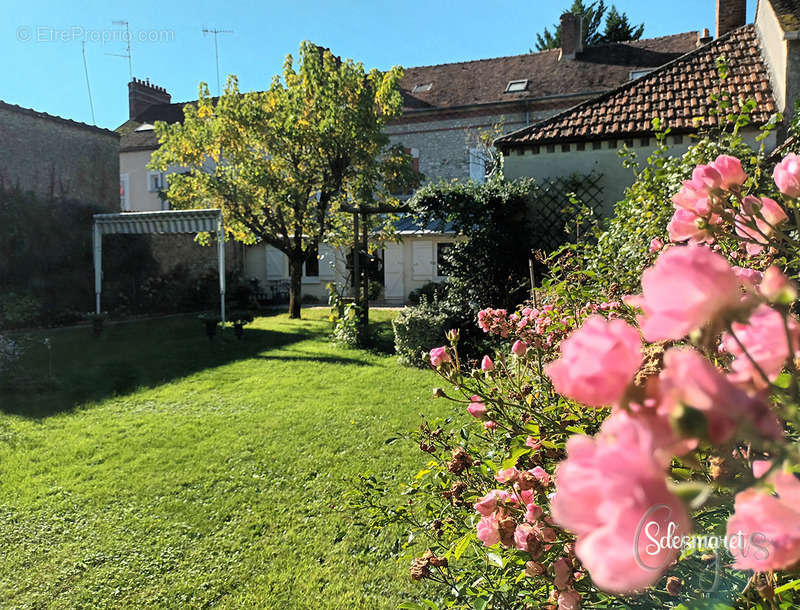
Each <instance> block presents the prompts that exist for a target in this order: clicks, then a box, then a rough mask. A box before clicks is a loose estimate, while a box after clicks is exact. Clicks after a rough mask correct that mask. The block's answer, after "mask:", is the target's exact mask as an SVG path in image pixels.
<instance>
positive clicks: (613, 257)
mask: <svg viewBox="0 0 800 610" xmlns="http://www.w3.org/2000/svg"><path fill="white" fill-rule="evenodd" d="M721 108H722V110H721V111H722V112H728V111H729V110H728V108H729V107H728V106H726V105H725V104H724V103H723V104H722V105H721ZM752 108H753V107H752V106H751V105H749V104H745V105H744V106H743V108H742V110H741V112H740V113H738V114H734V115H731V117H729V118H728V119H727V121H725V120H723V124H724V128H723V129H720V130H706V131H705V132H704V133H702V134H700V135H698V136H696V137H695V141H694V142H693V143H692V144H691V146H690V147H689V149H688V150H687V151H686V152H685V153H684V154H682V155H675V154H674V153H673V152H672V151H671V149H670V148H669V146H668V145H667V136H668V135H669V130H663V131H659V132H658V135H657V139H658V146H657V147H656V149H655V150H654V151H653V153H652V154H651V155H650V156H649V157H648V158H647V159H646V160H645V162H644V163H643V164H641V165H640V164H639V163H638V160H637V158H636V155H635V153H633V152H632V151H630V150H628V149H627V148H624V149H622V150H621V151H620V157H621V159H622V162H623V164H624V165H625V166H626V167H629V168H630V169H631V170H632V171H633V172H634V174H635V180H634V182H633V184H632V185H631V186H630V187H628V189H626V191H625V197H624V199H622V200H621V201H619V202H618V203H617V204H616V206H615V208H614V215H613V216H612V217H610V218H607V219H603V220H599V221H597V222H596V224H595V226H594V227H593V229H592V230H591V231H590V232H589V233H588V234H587V235H585V238H584V239H582V240H581V241H579V242H577V243H573V244H568V245H566V246H564V247H563V248H562V249H561V250H560V251H558V252H557V253H555V254H554V256H553V257H552V258H551V262H552V263H553V264H552V267H551V272H552V278H551V280H550V281H549V282H548V287H549V288H550V289H554V290H557V291H559V292H561V293H565V292H566V293H569V294H568V296H569V298H570V299H571V300H573V301H576V302H580V303H583V302H586V301H589V300H604V299H606V298H608V297H611V298H619V297H621V296H624V295H626V294H633V293H635V292H637V291H638V290H639V281H640V278H641V274H642V271H643V270H644V269H645V267H647V266H648V265H650V264H651V263H652V262H653V260H654V258H655V256H656V254H655V253H651V252H650V243H651V241H652V240H653V239H660V240H662V241H664V242H665V243H666V242H667V241H668V235H667V224H668V223H669V220H670V218H671V217H672V214H673V212H674V211H675V209H674V206H673V204H672V197H673V195H675V193H676V192H677V191H678V190H679V189H680V186H681V182H682V181H683V180H687V179H689V178H691V174H692V170H693V169H694V168H695V167H696V166H697V165H699V164H702V163H710V162H711V161H713V160H714V159H715V158H716V157H717V156H718V155H721V154H728V155H733V156H735V157H738V158H739V159H740V160H741V161H742V165H743V168H744V170H745V172H746V173H747V174H748V176H749V180H748V183H747V185H746V188H748V189H752V188H755V187H756V186H757V185H758V184H759V182H760V181H761V178H762V176H763V175H764V173H765V156H764V146H763V143H762V145H761V148H760V149H759V150H758V151H754V150H753V149H752V148H750V146H749V145H748V144H747V143H746V142H745V141H744V139H743V138H742V135H741V131H740V129H741V127H743V126H744V125H747V124H748V123H749V114H750V112H751V111H752ZM773 125H774V124H772V123H770V124H769V125H767V126H766V127H765V128H764V133H767V132H768V131H769V130H771V129H772V128H773ZM654 127H655V129H656V130H658V129H659V128H660V122H659V121H657V120H656V121H654ZM767 186H769V185H767Z"/></svg>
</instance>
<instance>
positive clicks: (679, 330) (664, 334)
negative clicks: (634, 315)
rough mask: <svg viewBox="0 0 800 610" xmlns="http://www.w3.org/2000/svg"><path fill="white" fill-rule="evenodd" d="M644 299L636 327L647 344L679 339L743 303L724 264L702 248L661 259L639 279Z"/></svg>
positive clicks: (677, 251) (672, 251)
mask: <svg viewBox="0 0 800 610" xmlns="http://www.w3.org/2000/svg"><path fill="white" fill-rule="evenodd" d="M642 293H643V294H642V298H641V299H640V300H639V301H638V305H639V306H640V307H641V308H642V310H643V311H644V315H643V316H641V317H640V318H639V325H640V326H641V329H642V334H643V335H644V338H645V339H647V341H651V342H655V341H663V340H668V339H681V338H683V337H684V336H686V335H687V334H688V333H689V332H691V331H692V330H694V329H696V328H700V327H701V326H704V325H705V324H707V323H708V322H710V321H711V320H712V319H713V318H715V317H716V316H718V315H719V314H721V313H723V312H725V311H726V310H728V309H734V308H737V307H738V306H739V301H740V297H741V291H740V290H739V281H738V279H737V277H736V274H735V273H734V272H733V269H731V266H730V265H729V264H728V261H726V260H725V259H724V258H723V257H722V256H720V255H719V254H715V253H714V252H712V251H711V250H709V249H708V248H704V247H701V246H686V247H683V248H670V249H669V250H667V251H666V252H664V253H663V254H661V255H660V256H659V257H658V260H656V263H655V265H653V266H652V267H650V268H649V269H646V270H645V272H644V273H643V274H642Z"/></svg>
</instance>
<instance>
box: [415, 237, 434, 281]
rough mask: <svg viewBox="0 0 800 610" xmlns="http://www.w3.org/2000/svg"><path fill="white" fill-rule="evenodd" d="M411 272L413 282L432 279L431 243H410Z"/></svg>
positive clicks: (420, 241)
mask: <svg viewBox="0 0 800 610" xmlns="http://www.w3.org/2000/svg"><path fill="white" fill-rule="evenodd" d="M412 243H413V245H412V247H411V255H412V258H411V260H412V263H413V264H412V272H411V276H412V277H413V278H414V279H415V280H432V279H433V242H432V241H428V240H418V241H414V242H412Z"/></svg>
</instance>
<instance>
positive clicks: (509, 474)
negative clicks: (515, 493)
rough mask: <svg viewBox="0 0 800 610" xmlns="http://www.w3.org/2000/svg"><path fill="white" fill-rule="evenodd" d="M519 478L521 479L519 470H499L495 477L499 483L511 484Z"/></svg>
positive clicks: (512, 468)
mask: <svg viewBox="0 0 800 610" xmlns="http://www.w3.org/2000/svg"><path fill="white" fill-rule="evenodd" d="M517 477H519V470H517V469H516V468H514V467H513V466H512V467H511V468H506V469H505V470H498V471H497V474H496V475H494V478H495V480H496V481H497V482H498V483H510V482H512V481H516V480H517Z"/></svg>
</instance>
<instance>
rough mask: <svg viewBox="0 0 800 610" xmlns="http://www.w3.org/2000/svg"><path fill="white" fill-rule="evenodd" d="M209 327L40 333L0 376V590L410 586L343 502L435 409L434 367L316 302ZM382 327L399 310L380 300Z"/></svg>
mask: <svg viewBox="0 0 800 610" xmlns="http://www.w3.org/2000/svg"><path fill="white" fill-rule="evenodd" d="M303 314H304V318H305V319H304V320H302V321H292V320H288V319H287V317H286V316H285V315H275V316H272V317H262V318H258V319H257V320H256V322H255V323H254V324H253V325H252V326H250V327H248V329H247V330H246V333H245V338H244V339H243V340H242V341H236V340H235V339H234V338H233V336H232V333H231V334H230V335H229V336H228V333H227V332H226V337H225V339H224V340H220V338H219V337H217V338H215V339H214V341H209V340H208V339H207V338H206V337H205V336H204V334H203V328H202V325H201V323H200V322H199V321H198V320H196V319H194V318H172V319H164V320H158V321H148V322H136V323H130V324H119V325H111V326H107V328H106V331H105V333H104V334H103V336H102V337H101V338H100V339H94V338H93V337H92V336H91V333H90V330H89V329H87V328H73V329H67V330H58V331H51V332H42V333H38V334H35V335H32V336H31V338H32V340H35V341H40V340H41V339H43V338H44V337H49V338H50V339H51V341H52V369H53V376H54V378H55V379H56V383H55V384H50V383H49V382H43V381H42V380H45V381H46V379H47V377H48V352H47V350H46V349H45V347H44V346H43V345H41V343H31V344H30V345H29V348H28V352H27V356H26V362H25V368H26V370H27V372H28V373H29V374H31V375H34V376H36V378H37V381H35V382H34V383H32V384H31V389H29V390H27V391H26V392H25V393H22V394H21V393H10V392H9V391H8V390H6V391H4V392H3V393H2V394H0V607H3V608H34V607H35V608H41V607H54V608H75V607H92V608H119V607H159V608H164V607H170V608H176V607H211V606H215V607H228V608H241V607H256V608H390V607H396V606H397V604H398V603H399V602H400V601H402V600H403V599H407V598H409V597H413V596H415V595H416V594H418V593H419V592H420V589H419V586H418V585H415V584H412V583H411V582H410V581H409V578H408V573H407V566H405V565H401V564H399V563H398V562H397V561H396V560H395V559H393V558H392V557H391V556H390V554H389V553H388V551H387V550H386V549H385V548H384V547H383V546H381V545H380V544H378V543H377V542H376V541H374V540H370V539H369V538H367V537H365V536H364V535H363V532H361V531H360V530H359V529H358V528H356V527H355V526H354V524H353V522H354V519H355V518H354V516H353V515H352V514H349V513H348V512H347V511H345V510H343V503H344V499H345V494H346V492H347V491H348V488H349V484H348V481H349V480H351V479H352V478H353V477H355V476H356V475H357V474H358V473H360V472H363V471H369V472H375V473H384V474H395V475H396V476H397V477H398V478H399V479H402V478H404V477H407V476H409V475H410V474H412V473H413V472H416V471H417V470H418V469H419V467H420V464H421V463H422V462H423V459H424V458H423V457H422V455H421V454H420V453H419V450H418V449H416V448H414V447H411V446H409V445H408V444H404V443H394V444H390V445H386V444H385V440H386V439H387V438H389V437H391V436H393V435H394V433H395V432H397V431H406V430H409V429H411V428H413V427H414V426H416V425H417V424H418V423H419V414H420V413H422V412H425V413H427V414H432V413H435V412H437V411H438V412H439V413H443V411H444V410H445V409H446V407H445V406H444V405H441V404H440V402H432V401H431V400H430V398H429V397H430V395H431V393H430V387H431V385H432V384H433V381H434V378H433V375H432V374H431V373H430V372H427V371H419V370H412V369H407V368H403V367H401V366H399V365H398V364H397V363H396V361H395V358H394V357H391V356H388V355H385V354H381V353H378V352H374V351H373V352H366V351H357V350H342V349H339V348H336V347H334V346H332V345H331V344H330V343H328V342H327V339H326V335H327V333H328V332H329V327H328V324H327V322H325V321H324V317H325V315H326V312H324V311H323V310H304V312H303ZM372 315H373V319H374V320H377V321H378V322H379V327H382V336H383V337H384V338H385V337H386V328H387V325H388V321H389V319H390V316H391V315H392V313H391V312H386V311H375V312H373V313H372Z"/></svg>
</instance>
